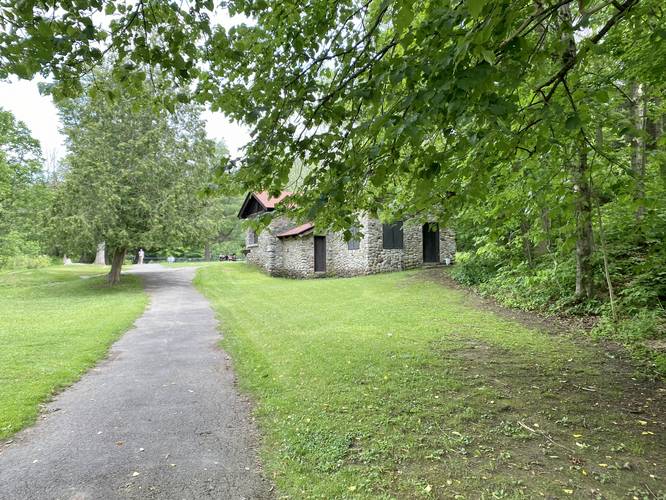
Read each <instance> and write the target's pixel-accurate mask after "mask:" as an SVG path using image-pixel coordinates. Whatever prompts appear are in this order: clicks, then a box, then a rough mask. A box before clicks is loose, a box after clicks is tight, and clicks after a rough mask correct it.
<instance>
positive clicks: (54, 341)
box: [0, 265, 147, 439]
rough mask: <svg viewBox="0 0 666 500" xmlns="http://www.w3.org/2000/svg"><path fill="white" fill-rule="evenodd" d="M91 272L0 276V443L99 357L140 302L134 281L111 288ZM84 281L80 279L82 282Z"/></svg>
mask: <svg viewBox="0 0 666 500" xmlns="http://www.w3.org/2000/svg"><path fill="white" fill-rule="evenodd" d="M107 271H108V270H107V269H105V268H100V267H95V266H79V265H76V266H67V267H62V266H59V267H49V268H42V269H31V270H25V271H13V272H2V273H0V439H1V438H6V437H8V436H10V435H11V434H13V433H14V432H16V431H18V430H19V429H21V428H23V427H25V426H26V425H29V424H30V423H32V422H34V420H35V418H36V416H37V414H38V412H39V405H40V403H42V402H44V401H46V400H48V399H49V398H50V397H51V396H52V395H53V394H54V393H55V392H57V391H59V390H61V389H62V388H63V387H66V386H68V385H70V384H71V383H73V382H74V381H76V380H77V379H78V378H79V377H80V376H81V375H82V374H83V373H84V372H85V371H86V370H87V369H88V368H90V367H91V366H93V365H94V364H95V362H96V361H98V360H99V359H100V358H101V357H103V356H104V355H105V354H106V352H107V350H108V348H109V346H110V345H111V343H112V342H113V341H114V340H116V339H117V338H118V336H119V335H120V334H121V333H123V332H124V331H126V330H127V329H128V328H129V327H130V326H131V325H132V323H133V322H134V320H135V319H136V318H137V317H138V316H139V315H140V314H141V312H142V311H143V309H144V308H145V306H146V303H147V296H146V295H145V294H144V292H143V290H142V287H141V283H140V281H139V280H138V279H137V278H136V277H133V276H123V283H122V284H121V285H119V286H117V287H114V288H110V287H108V286H107V285H106V283H105V277H104V276H103V274H104V273H105V272H107ZM82 277H85V278H86V279H83V278H82Z"/></svg>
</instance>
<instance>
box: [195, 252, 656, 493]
mask: <svg viewBox="0 0 666 500" xmlns="http://www.w3.org/2000/svg"><path fill="white" fill-rule="evenodd" d="M196 283H197V286H198V287H199V288H200V290H202V291H203V293H204V294H205V295H206V296H207V297H208V298H209V299H210V300H211V302H212V304H213V306H214V308H215V309H216V311H217V313H218V316H219V319H220V321H221V329H222V332H223V335H224V340H223V343H222V345H223V347H224V348H225V349H226V350H227V351H228V352H229V353H230V354H231V356H232V358H233V360H234V364H235V369H236V372H237V374H238V378H239V382H240V385H241V388H242V389H243V390H245V391H249V393H251V394H252V395H253V397H254V399H255V401H256V408H255V414H256V416H257V419H258V422H259V425H260V430H261V431H262V434H263V436H264V438H263V446H262V450H263V451H262V458H263V463H264V467H265V473H266V475H267V477H269V478H270V479H272V480H273V481H274V482H275V484H276V486H277V491H278V496H282V497H285V498H420V497H423V498H520V497H527V498H538V497H548V498H565V497H578V498H580V497H586V498H587V497H592V498H594V497H604V498H623V497H628V498H632V497H633V498H641V499H642V498H657V497H658V498H664V495H666V488H665V487H664V484H665V482H666V477H665V476H666V474H665V470H666V469H664V457H666V443H665V433H664V421H663V418H664V417H663V415H664V413H663V409H664V406H663V404H662V403H663V398H664V396H665V394H664V392H663V391H664V389H663V387H662V386H656V385H645V384H644V383H642V382H638V381H634V380H631V377H630V375H631V372H630V371H627V370H626V369H625V367H624V365H622V363H620V362H618V361H617V360H613V359H610V358H609V357H608V356H606V354H605V353H604V352H603V351H601V350H600V349H598V348H594V347H592V346H587V345H585V344H582V343H579V342H575V341H574V339H573V338H572V337H570V336H565V335H559V336H555V335H549V334H546V333H542V332H538V331H534V330H530V329H527V328H525V327H523V326H521V325H519V324H517V323H514V322H512V321H510V320H507V319H504V318H503V317H500V316H498V315H496V314H494V313H492V312H489V311H484V310H480V309H478V308H476V307H474V306H472V305H471V304H469V303H468V299H467V298H466V296H465V295H464V294H463V293H462V292H460V291H456V290H453V289H449V288H445V287H444V286H442V285H440V284H437V283H434V282H432V281H429V280H427V279H426V275H425V274H424V273H423V272H421V271H413V272H405V273H392V274H383V275H375V276H368V277H359V278H351V279H326V280H305V281H296V280H288V279H276V278H270V277H267V276H265V275H263V274H261V273H259V272H258V271H256V270H254V269H252V268H250V267H248V266H245V265H224V264H222V265H219V266H211V267H207V268H204V269H201V270H199V271H198V275H197V278H196Z"/></svg>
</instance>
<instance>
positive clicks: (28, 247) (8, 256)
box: [0, 231, 53, 269]
mask: <svg viewBox="0 0 666 500" xmlns="http://www.w3.org/2000/svg"><path fill="white" fill-rule="evenodd" d="M52 263H53V262H52V259H51V258H50V257H48V256H46V255H41V253H40V247H39V244H38V243H36V242H34V241H31V240H28V239H26V238H25V236H24V235H22V234H21V233H19V232H17V231H10V232H9V233H7V234H5V235H2V236H0V269H1V268H6V269H21V268H35V267H45V266H49V265H51V264H52Z"/></svg>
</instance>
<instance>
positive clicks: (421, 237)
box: [238, 192, 456, 278]
mask: <svg viewBox="0 0 666 500" xmlns="http://www.w3.org/2000/svg"><path fill="white" fill-rule="evenodd" d="M289 194H290V193H288V192H283V193H281V194H280V196H278V197H277V198H272V197H270V196H269V195H268V194H267V193H266V192H262V193H249V194H248V195H247V197H246V198H245V201H244V202H243V205H242V206H241V209H240V211H239V213H238V217H239V218H241V219H249V218H252V217H256V216H257V215H259V214H262V213H265V212H270V211H273V210H275V207H276V205H277V204H279V203H280V202H282V201H283V200H284V199H285V198H287V197H288V196H289ZM359 222H360V226H359V227H357V228H352V233H354V234H358V235H359V238H357V239H352V240H350V241H345V240H344V237H343V235H342V234H341V233H332V232H329V233H325V234H324V233H320V232H319V231H317V230H316V228H315V227H314V225H313V224H312V223H305V224H300V225H299V224H295V223H293V222H292V221H291V220H289V219H288V218H287V217H284V216H279V217H275V218H274V219H273V220H272V222H271V223H270V225H269V226H268V227H267V228H266V229H264V230H263V231H261V232H260V233H259V234H257V233H256V232H255V231H253V230H252V229H248V231H247V234H246V240H245V243H246V248H245V252H246V256H247V261H248V262H250V263H252V264H256V265H258V266H260V267H261V268H263V269H264V270H265V271H266V272H267V273H269V274H270V275H272V276H289V277H292V278H310V277H320V276H356V275H360V274H373V273H381V272H388V271H400V270H403V269H412V268H416V267H420V266H422V265H424V264H433V265H435V264H446V263H451V262H453V260H454V258H455V253H456V242H455V235H454V233H453V231H451V230H449V229H441V230H440V229H439V227H438V225H437V223H436V222H435V221H432V222H429V223H427V224H420V223H417V222H414V221H409V220H407V221H404V222H402V221H399V222H395V223H393V224H382V223H381V222H380V221H379V220H377V219H375V218H373V217H370V216H368V215H363V216H361V217H360V220H359ZM361 235H362V236H361Z"/></svg>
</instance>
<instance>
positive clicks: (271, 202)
mask: <svg viewBox="0 0 666 500" xmlns="http://www.w3.org/2000/svg"><path fill="white" fill-rule="evenodd" d="M252 194H253V195H254V196H255V198H257V200H258V201H259V203H261V204H262V205H263V206H264V207H265V208H275V205H277V204H278V203H280V202H281V201H282V200H284V199H285V198H286V197H287V196H291V193H290V192H289V191H282V192H281V193H280V194H279V196H278V197H277V198H273V197H272V196H270V195H269V194H268V191H262V192H261V193H252Z"/></svg>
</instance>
